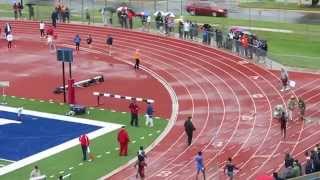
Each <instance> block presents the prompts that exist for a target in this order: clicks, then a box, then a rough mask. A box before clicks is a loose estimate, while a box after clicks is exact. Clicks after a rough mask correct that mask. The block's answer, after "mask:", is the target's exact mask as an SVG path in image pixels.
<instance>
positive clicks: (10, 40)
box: [6, 33, 13, 48]
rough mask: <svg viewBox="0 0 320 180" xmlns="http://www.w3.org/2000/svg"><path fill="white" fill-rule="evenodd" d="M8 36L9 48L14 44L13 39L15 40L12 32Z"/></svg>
mask: <svg viewBox="0 0 320 180" xmlns="http://www.w3.org/2000/svg"><path fill="white" fill-rule="evenodd" d="M6 38H7V41H8V48H11V46H12V41H13V35H12V33H9V34H8V35H7V37H6Z"/></svg>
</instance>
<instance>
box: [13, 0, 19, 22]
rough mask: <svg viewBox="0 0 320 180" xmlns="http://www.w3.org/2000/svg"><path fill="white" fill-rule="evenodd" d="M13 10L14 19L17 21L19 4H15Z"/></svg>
mask: <svg viewBox="0 0 320 180" xmlns="http://www.w3.org/2000/svg"><path fill="white" fill-rule="evenodd" d="M12 9H13V14H14V19H15V20H17V19H18V5H17V3H14V4H13V6H12Z"/></svg>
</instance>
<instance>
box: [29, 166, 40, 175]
mask: <svg viewBox="0 0 320 180" xmlns="http://www.w3.org/2000/svg"><path fill="white" fill-rule="evenodd" d="M40 176H41V172H40V169H39V168H38V166H34V169H33V170H32V171H31V173H30V178H35V177H40Z"/></svg>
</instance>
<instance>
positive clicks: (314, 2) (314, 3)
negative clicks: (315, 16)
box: [311, 0, 319, 7]
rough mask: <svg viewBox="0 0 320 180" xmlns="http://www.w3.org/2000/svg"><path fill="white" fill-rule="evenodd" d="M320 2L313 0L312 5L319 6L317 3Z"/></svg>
mask: <svg viewBox="0 0 320 180" xmlns="http://www.w3.org/2000/svg"><path fill="white" fill-rule="evenodd" d="M318 3H319V0H312V3H311V6H313V7H314V6H317V4H318Z"/></svg>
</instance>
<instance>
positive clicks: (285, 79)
mask: <svg viewBox="0 0 320 180" xmlns="http://www.w3.org/2000/svg"><path fill="white" fill-rule="evenodd" d="M280 78H281V82H282V89H281V90H280V91H285V90H289V89H290V87H289V84H288V83H289V75H288V72H287V70H285V69H284V68H281V72H280Z"/></svg>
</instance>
